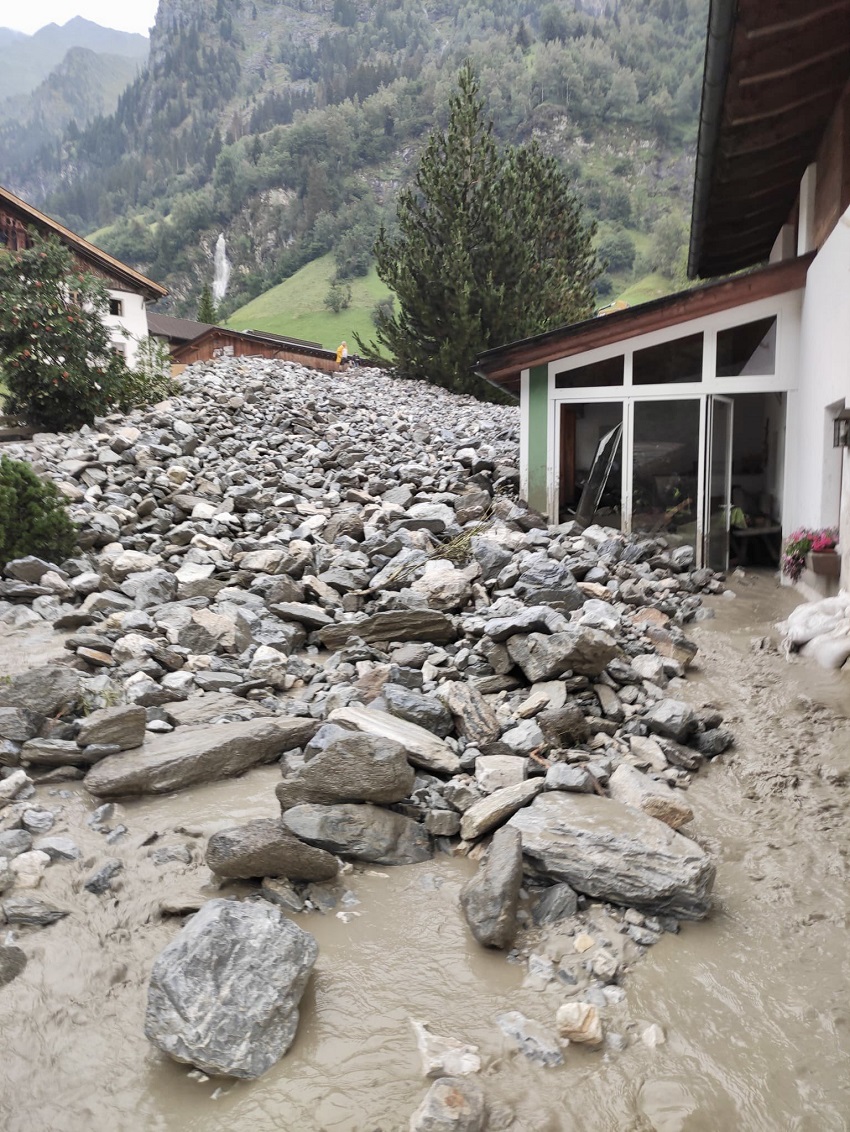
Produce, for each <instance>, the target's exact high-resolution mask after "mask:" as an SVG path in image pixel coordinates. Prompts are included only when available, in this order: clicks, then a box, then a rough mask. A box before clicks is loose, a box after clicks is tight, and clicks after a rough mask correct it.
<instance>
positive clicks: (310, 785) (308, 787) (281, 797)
mask: <svg viewBox="0 0 850 1132" xmlns="http://www.w3.org/2000/svg"><path fill="white" fill-rule="evenodd" d="M415 777H416V773H415V771H414V769H413V767H412V766H411V765H410V763H409V762H408V761H407V752H406V751H405V749H404V747H403V746H402V745H401V743H396V742H395V741H394V740H392V739H385V738H382V737H381V736H378V735H362V734H349V735H347V736H346V737H345V738H342V739H333V740H331V742H330V743H328V745H327V746H326V747H325V749H324V750H323V751H320V752H319V754H317V755H316V756H315V757H314V758H312V759H310V760H309V762H305V763H304V764H303V765H301V766H299V767H297V768H295V769H294V770H292V771H291V772H290V774H289V776H288V777H287V778H285V779H284V781H283V782H280V783H278V785H277V786H276V787H275V794H276V795H277V800H278V801H279V802H280V808H281V810H288V809H290V808H291V807H292V806H297V805H298V804H299V803H300V802H320V803H329V802H378V803H383V804H386V803H389V802H400V801H401V800H402V798H406V797H407V796H408V794H409V793H410V791H411V790H412V789H413V781H414V779H415Z"/></svg>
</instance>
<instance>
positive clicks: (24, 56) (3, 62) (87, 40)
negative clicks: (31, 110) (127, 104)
mask: <svg viewBox="0 0 850 1132" xmlns="http://www.w3.org/2000/svg"><path fill="white" fill-rule="evenodd" d="M148 46H149V43H148V40H147V39H146V38H145V36H143V35H134V34H132V33H130V32H124V31H115V30H113V29H112V28H103V27H100V25H99V24H95V23H92V22H91V21H90V20H84V19H83V18H82V17H81V16H76V17H75V18H74V19H72V20H69V21H68V22H67V23H66V24H64V25H63V26H61V27H60V26H59V25H58V24H47V26H46V27H43V28H41V29H40V30H39V31H37V32H36V33H35V35H23V34H22V33H21V32H15V31H12V30H11V29H10V28H0V99H4V98H9V97H11V96H13V95H16V94H29V93H30V92H31V91H33V90H35V88H36V87H37V86H38V84H39V83H40V82H41V81H42V80H43V79H45V78H47V76H48V75H49V74H50V72H51V71H52V70H53V68H54V67H57V66H58V65H59V64H60V63H61V62H62V60H63V59H64V58H65V56H66V54H67V53H68V51H70V50H71V48H72V47H84V48H86V49H87V50H89V51H94V52H97V53H98V54H104V55H122V56H125V57H127V58H130V59H135V60H138V61H139V62H142V61H144V60H145V59H146V58H147V54H148Z"/></svg>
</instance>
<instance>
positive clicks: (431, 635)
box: [319, 609, 457, 650]
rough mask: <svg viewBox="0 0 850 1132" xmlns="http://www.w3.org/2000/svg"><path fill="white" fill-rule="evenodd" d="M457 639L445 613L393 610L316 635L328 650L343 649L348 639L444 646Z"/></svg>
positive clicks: (374, 614) (339, 625) (328, 628)
mask: <svg viewBox="0 0 850 1132" xmlns="http://www.w3.org/2000/svg"><path fill="white" fill-rule="evenodd" d="M456 636H457V630H456V629H455V624H454V621H452V619H451V617H449V616H447V615H446V614H445V613H437V612H435V611H432V610H429V609H396V610H388V611H386V612H384V613H373V614H372V616H371V617H366V618H365V619H364V620H362V621H345V622H340V624H338V625H330V626H328V627H327V628H326V629H321V630H320V631H319V640H320V641H321V642H322V644H323V645H324V646H325V648H328V649H334V650H335V649H341V648H344V647H345V645H346V644H347V643H348V641H350V640H351V638H352V637H360V639H361V640H363V641H366V643H367V644H371V643H372V642H374V641H430V642H432V643H433V644H436V645H444V644H447V643H448V642H449V641H453V640H454V639H455V637H456Z"/></svg>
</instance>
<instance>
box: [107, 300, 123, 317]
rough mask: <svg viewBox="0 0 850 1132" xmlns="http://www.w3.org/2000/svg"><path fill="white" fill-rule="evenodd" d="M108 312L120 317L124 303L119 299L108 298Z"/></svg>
mask: <svg viewBox="0 0 850 1132" xmlns="http://www.w3.org/2000/svg"><path fill="white" fill-rule="evenodd" d="M109 313H110V314H112V315H115V316H116V317H117V318H120V317H121V316H122V315H123V313H124V303H123V301H122V300H121V299H110V300H109Z"/></svg>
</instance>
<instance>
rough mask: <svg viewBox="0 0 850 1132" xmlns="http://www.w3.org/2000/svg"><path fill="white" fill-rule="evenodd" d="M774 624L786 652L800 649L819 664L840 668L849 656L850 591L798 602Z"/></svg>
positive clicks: (824, 666) (823, 666)
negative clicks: (817, 599)
mask: <svg viewBox="0 0 850 1132" xmlns="http://www.w3.org/2000/svg"><path fill="white" fill-rule="evenodd" d="M777 628H778V629H779V630H780V632H782V634H783V643H784V645H785V650H786V653H791V652H792V651H793V650H794V649H799V650H800V653H801V654H802V655H803V656H805V657H810V658H811V659H812V660H815V661H817V663H818V664H819V665H821V667H822V668H841V666H842V665H843V664H845V663H847V661H848V658H850V594H848V593H847V592H846V591H845V590H842V591H841V593H839V594H838V595H837V596H836V597H826V598H823V599H822V600H821V601H809V602H806V603H805V604H804V605H798V606H797V608H796V609H795V610H794V611H793V613H791V615H790V616H789V618H788V620H787V621H781V622H780V623H779V624H778V625H777Z"/></svg>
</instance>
